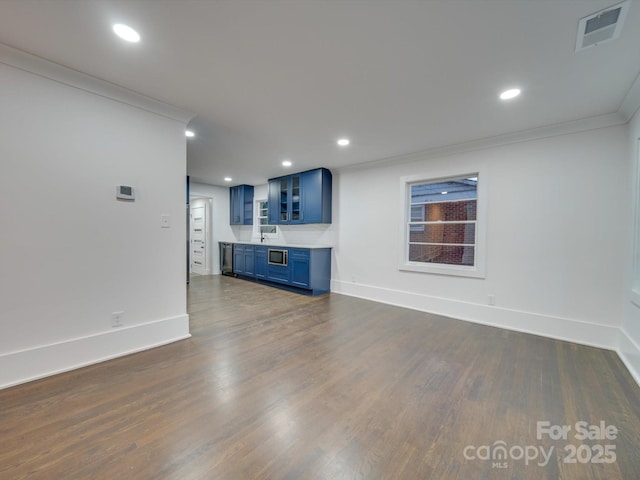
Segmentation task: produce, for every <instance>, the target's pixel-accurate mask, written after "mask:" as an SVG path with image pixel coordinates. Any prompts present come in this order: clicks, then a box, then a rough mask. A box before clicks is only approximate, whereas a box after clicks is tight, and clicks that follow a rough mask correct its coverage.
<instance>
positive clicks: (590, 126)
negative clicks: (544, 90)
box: [335, 81, 639, 171]
mask: <svg viewBox="0 0 640 480" xmlns="http://www.w3.org/2000/svg"><path fill="white" fill-rule="evenodd" d="M636 83H639V82H638V81H636ZM628 121H629V118H626V116H625V115H624V114H623V113H622V112H621V111H620V110H619V111H618V112H616V113H610V114H606V115H598V116H595V117H589V118H584V119H581V120H574V121H571V122H565V123H559V124H555V125H547V126H544V127H539V128H532V129H529V130H522V131H519V132H513V133H507V134H504V135H497V136H494V137H488V138H481V139H478V140H471V141H469V142H463V143H458V144H455V145H446V146H443V147H435V148H430V149H427V150H422V151H419V152H414V153H408V154H405V155H398V156H395V157H388V158H382V159H380V160H374V161H370V162H362V163H357V164H354V165H347V166H344V167H339V168H337V169H335V170H338V171H349V170H362V169H367V168H371V167H374V166H386V165H392V164H394V165H395V164H403V163H411V162H415V161H419V160H429V159H433V158H440V157H447V156H450V155H457V154H460V153H467V152H473V151H476V150H483V149H486V148H493V147H501V146H505V145H512V144H515V143H522V142H528V141H532V140H540V139H543V138H550V137H557V136H560V135H570V134H572V133H579V132H585V131H588V130H596V129H599V128H607V127H613V126H616V125H624V124H625V123H627V122H628Z"/></svg>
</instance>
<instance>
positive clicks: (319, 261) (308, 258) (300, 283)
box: [233, 243, 331, 295]
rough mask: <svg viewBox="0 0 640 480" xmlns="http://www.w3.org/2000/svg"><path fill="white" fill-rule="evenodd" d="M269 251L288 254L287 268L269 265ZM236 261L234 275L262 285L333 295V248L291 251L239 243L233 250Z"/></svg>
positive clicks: (289, 249)
mask: <svg viewBox="0 0 640 480" xmlns="http://www.w3.org/2000/svg"><path fill="white" fill-rule="evenodd" d="M269 248H271V249H278V250H284V251H285V252H286V255H285V258H287V264H286V265H280V264H277V265H276V264H271V263H269ZM281 258H282V256H281V257H280V259H281ZM233 259H234V265H233V271H234V273H236V274H238V275H241V276H244V277H253V278H255V280H257V281H259V282H261V283H266V284H272V285H274V286H280V287H281V288H286V289H288V290H293V291H296V292H300V293H306V294H311V295H320V294H322V293H328V292H329V291H330V284H331V249H330V248H291V247H280V246H275V245H274V246H271V245H269V246H266V245H249V244H241V243H240V244H238V243H236V244H234V246H233ZM280 259H278V260H276V261H279V260H280Z"/></svg>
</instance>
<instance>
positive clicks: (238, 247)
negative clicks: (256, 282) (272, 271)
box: [233, 243, 254, 277]
mask: <svg viewBox="0 0 640 480" xmlns="http://www.w3.org/2000/svg"><path fill="white" fill-rule="evenodd" d="M233 273H235V274H236V275H248V276H250V277H252V276H253V275H254V259H253V245H243V244H241V243H234V244H233Z"/></svg>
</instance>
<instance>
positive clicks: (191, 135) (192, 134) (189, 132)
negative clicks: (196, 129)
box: [184, 130, 196, 137]
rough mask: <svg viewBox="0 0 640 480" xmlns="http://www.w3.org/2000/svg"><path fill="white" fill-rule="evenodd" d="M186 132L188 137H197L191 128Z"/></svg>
mask: <svg viewBox="0 0 640 480" xmlns="http://www.w3.org/2000/svg"><path fill="white" fill-rule="evenodd" d="M184 134H185V135H186V136H187V137H195V136H196V134H195V133H193V132H192V131H191V130H185V132H184Z"/></svg>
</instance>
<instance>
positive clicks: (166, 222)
mask: <svg viewBox="0 0 640 480" xmlns="http://www.w3.org/2000/svg"><path fill="white" fill-rule="evenodd" d="M169 227H171V217H170V216H169V215H160V228H169Z"/></svg>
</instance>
